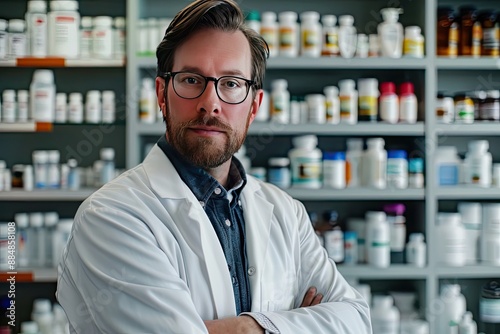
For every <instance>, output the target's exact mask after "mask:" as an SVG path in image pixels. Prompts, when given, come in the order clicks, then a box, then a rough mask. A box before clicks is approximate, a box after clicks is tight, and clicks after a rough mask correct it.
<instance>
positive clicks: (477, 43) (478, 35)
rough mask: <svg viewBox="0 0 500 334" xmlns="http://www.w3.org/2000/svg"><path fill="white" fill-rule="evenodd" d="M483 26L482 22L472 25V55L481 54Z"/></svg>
mask: <svg viewBox="0 0 500 334" xmlns="http://www.w3.org/2000/svg"><path fill="white" fill-rule="evenodd" d="M482 35H483V28H482V27H481V23H480V22H475V23H474V25H473V26H472V49H471V55H472V56H477V57H479V56H480V55H481V39H482Z"/></svg>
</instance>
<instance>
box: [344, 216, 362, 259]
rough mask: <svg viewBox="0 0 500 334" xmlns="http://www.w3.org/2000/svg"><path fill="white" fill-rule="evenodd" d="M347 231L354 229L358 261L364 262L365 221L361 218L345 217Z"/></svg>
mask: <svg viewBox="0 0 500 334" xmlns="http://www.w3.org/2000/svg"><path fill="white" fill-rule="evenodd" d="M347 231H354V232H355V233H356V235H357V238H358V239H357V242H358V251H357V253H358V262H359V263H365V262H366V252H367V248H366V222H365V220H364V219H363V218H349V219H347Z"/></svg>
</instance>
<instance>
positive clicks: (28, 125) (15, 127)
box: [0, 122, 37, 132]
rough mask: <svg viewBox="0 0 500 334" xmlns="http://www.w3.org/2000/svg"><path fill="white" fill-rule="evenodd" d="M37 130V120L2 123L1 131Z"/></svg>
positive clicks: (0, 125)
mask: <svg viewBox="0 0 500 334" xmlns="http://www.w3.org/2000/svg"><path fill="white" fill-rule="evenodd" d="M36 130H37V125H36V123H35V122H23V123H0V132H35V131H36Z"/></svg>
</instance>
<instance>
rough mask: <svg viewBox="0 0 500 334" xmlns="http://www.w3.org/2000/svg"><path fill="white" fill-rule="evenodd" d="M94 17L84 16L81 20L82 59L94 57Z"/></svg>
mask: <svg viewBox="0 0 500 334" xmlns="http://www.w3.org/2000/svg"><path fill="white" fill-rule="evenodd" d="M92 30H93V29H92V17H90V16H82V18H81V20H80V58H82V59H87V58H91V57H92V55H93V47H92Z"/></svg>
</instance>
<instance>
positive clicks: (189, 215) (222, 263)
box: [143, 146, 236, 318]
mask: <svg viewBox="0 0 500 334" xmlns="http://www.w3.org/2000/svg"><path fill="white" fill-rule="evenodd" d="M143 166H144V168H145V170H146V173H147V174H148V177H149V180H150V182H151V187H152V188H153V189H154V191H155V192H156V193H157V194H158V196H159V197H161V198H162V201H166V202H167V203H168V202H169V203H168V204H166V206H170V205H176V204H177V205H179V207H178V208H177V209H176V210H175V211H177V212H182V213H183V214H182V215H179V217H177V218H176V222H175V225H176V227H177V228H178V229H179V232H180V233H181V234H182V237H183V238H184V239H185V240H186V242H187V243H188V244H189V245H190V246H191V248H192V249H193V250H194V251H195V252H196V253H197V254H198V256H199V258H200V259H203V260H204V263H205V266H206V268H204V269H205V270H203V269H202V270H201V273H205V272H206V273H207V275H208V282H209V285H210V288H211V292H212V296H213V304H212V303H211V302H210V301H207V308H210V306H212V305H213V306H214V307H215V312H213V313H215V315H216V318H224V317H229V316H235V315H236V306H235V302H234V293H233V286H232V282H231V276H230V274H229V270H228V267H227V262H226V258H225V256H224V252H223V250H222V247H221V245H220V242H219V239H218V237H217V234H216V233H215V231H214V229H213V226H212V223H211V222H210V220H209V219H208V216H207V215H206V213H205V211H204V209H203V207H202V206H201V205H200V203H199V202H198V200H197V199H196V197H195V196H194V194H193V193H192V192H191V190H190V189H189V188H188V186H187V185H186V184H185V183H184V182H183V181H182V179H181V178H180V176H179V174H178V173H177V171H176V170H175V167H174V166H173V165H172V163H171V162H170V161H169V160H168V158H167V157H166V155H165V154H164V153H163V151H162V150H161V149H160V148H159V147H158V146H155V147H154V148H153V149H152V150H151V152H150V153H149V155H148V156H147V157H146V159H145V160H144V163H143ZM187 267H188V268H189V264H187ZM193 270H196V268H193ZM207 313H212V312H207Z"/></svg>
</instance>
